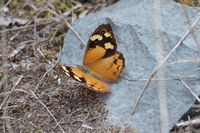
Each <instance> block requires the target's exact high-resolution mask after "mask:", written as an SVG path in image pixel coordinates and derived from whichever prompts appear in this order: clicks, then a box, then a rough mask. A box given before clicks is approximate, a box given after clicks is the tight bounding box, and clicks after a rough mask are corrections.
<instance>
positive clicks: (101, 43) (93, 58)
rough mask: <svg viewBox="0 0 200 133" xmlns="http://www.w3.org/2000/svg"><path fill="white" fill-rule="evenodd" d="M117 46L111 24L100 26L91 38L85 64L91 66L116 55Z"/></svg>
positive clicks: (86, 51) (84, 60)
mask: <svg viewBox="0 0 200 133" xmlns="http://www.w3.org/2000/svg"><path fill="white" fill-rule="evenodd" d="M116 49H117V44H116V41H115V37H114V35H113V31H112V28H111V25H110V24H102V25H100V26H99V27H98V28H97V29H96V30H95V31H94V32H93V33H92V35H91V36H90V38H89V41H88V45H87V48H86V50H85V55H84V59H83V64H84V65H87V64H91V63H93V62H97V61H98V60H100V59H102V58H106V57H109V56H112V55H113V54H115V52H116Z"/></svg>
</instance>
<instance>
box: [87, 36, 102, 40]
mask: <svg viewBox="0 0 200 133" xmlns="http://www.w3.org/2000/svg"><path fill="white" fill-rule="evenodd" d="M96 39H97V40H99V41H101V40H102V39H103V37H102V36H101V35H93V36H91V37H90V40H91V41H94V40H96Z"/></svg>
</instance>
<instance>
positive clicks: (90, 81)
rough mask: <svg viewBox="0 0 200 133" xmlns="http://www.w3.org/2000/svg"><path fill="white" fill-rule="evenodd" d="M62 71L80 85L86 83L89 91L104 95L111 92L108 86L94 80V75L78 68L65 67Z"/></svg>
mask: <svg viewBox="0 0 200 133" xmlns="http://www.w3.org/2000/svg"><path fill="white" fill-rule="evenodd" d="M62 69H63V70H64V72H65V74H66V75H67V76H69V77H72V78H73V79H75V80H76V81H78V82H80V83H84V84H85V85H86V86H87V87H88V88H89V89H91V90H93V91H96V92H100V93H104V92H109V91H110V90H111V89H110V87H109V86H108V85H106V84H105V83H103V82H102V81H100V80H98V79H96V78H94V77H93V76H92V75H90V74H87V73H85V72H83V71H82V70H80V69H79V68H77V67H69V66H64V65H63V66H62Z"/></svg>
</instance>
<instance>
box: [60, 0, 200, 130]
mask: <svg viewBox="0 0 200 133" xmlns="http://www.w3.org/2000/svg"><path fill="white" fill-rule="evenodd" d="M185 9H186V11H187V13H188V14H189V19H190V20H191V22H194V21H195V19H196V18H197V17H198V16H197V15H198V13H199V9H197V8H191V7H185ZM102 23H110V24H111V25H112V28H113V31H114V34H115V38H116V40H117V43H118V50H119V51H121V52H122V53H123V55H124V57H125V59H126V67H125V69H124V71H123V73H122V75H123V76H125V77H128V78H129V79H137V80H138V81H131V82H130V81H127V80H126V79H124V78H120V80H119V81H118V82H117V83H113V84H109V85H110V86H111V87H112V92H111V93H110V94H108V95H106V96H104V97H103V99H104V100H105V103H106V105H107V108H108V110H109V112H108V116H107V121H108V122H110V123H111V124H116V125H119V126H122V127H126V126H132V127H134V128H135V129H136V130H137V131H138V132H140V133H147V132H148V133H160V132H161V130H162V133H167V132H169V130H170V129H171V128H172V127H173V125H174V124H175V123H176V122H177V121H178V120H179V118H180V117H181V116H182V115H183V113H184V112H186V111H187V110H188V109H189V108H190V106H191V105H192V103H193V102H194V100H195V98H194V97H193V96H192V95H191V94H190V93H189V92H188V91H187V90H186V89H185V87H184V86H183V85H182V84H181V82H180V81H178V80H175V79H174V80H173V79H172V80H166V81H164V82H163V83H164V86H165V89H166V90H165V91H166V103H167V104H166V106H167V114H166V116H167V117H166V118H167V120H166V121H164V123H162V124H161V121H160V119H161V117H160V116H161V115H160V100H159V89H160V82H158V81H152V82H151V83H150V85H149V87H148V89H147V91H146V92H145V94H144V96H143V97H142V100H141V101H140V104H139V106H138V108H137V110H136V113H135V114H134V115H131V110H132V106H133V104H134V102H135V100H136V97H137V96H138V95H139V94H140V92H141V90H142V89H143V87H144V85H145V82H142V81H139V80H140V79H147V78H148V77H149V75H150V73H151V72H152V70H153V69H154V67H155V65H156V64H157V63H158V61H159V60H160V59H161V56H159V55H162V56H163V57H165V56H166V55H167V54H168V53H169V52H170V51H171V49H172V48H173V47H174V46H175V45H176V43H177V42H178V41H179V40H180V39H181V37H182V36H183V35H184V33H185V32H186V31H187V30H188V27H189V24H188V21H187V19H186V17H185V16H184V10H183V7H182V6H181V5H180V4H177V3H175V2H173V1H169V0H163V1H160V4H158V3H156V1H154V0H133V1H131V0H121V1H119V2H117V3H116V4H114V5H112V6H110V7H108V8H105V9H103V10H102V11H100V12H97V13H95V14H91V15H88V16H87V17H85V18H83V19H81V20H78V21H76V22H75V23H74V24H73V27H74V29H75V30H76V31H78V32H79V33H80V36H81V37H82V38H83V40H85V42H87V40H88V38H89V36H90V34H91V33H92V32H93V31H94V29H96V28H97V27H98V26H99V25H100V24H102ZM199 28H200V24H199V23H197V25H196V26H195V33H196V36H197V39H198V41H199V38H200V29H199ZM158 33H159V34H160V36H158ZM81 46H82V43H81V41H80V40H79V39H78V38H77V37H76V35H75V34H74V33H73V32H72V31H69V32H68V33H67V34H66V36H65V45H64V48H63V51H62V56H61V62H62V63H65V64H67V65H71V66H75V65H77V64H82V58H83V54H84V50H85V47H84V48H83V49H82V48H81ZM160 47H161V48H163V51H161V50H159V48H160ZM194 58H200V53H199V52H198V50H197V45H196V43H195V41H194V40H193V38H192V36H191V35H189V36H188V37H187V38H186V39H185V40H184V42H183V43H182V44H181V45H180V47H178V48H177V49H176V50H175V52H174V53H173V54H172V55H171V56H170V58H169V60H168V61H167V63H166V64H165V66H163V67H162V69H161V70H160V71H159V72H158V73H157V76H156V77H155V78H157V79H159V77H161V75H164V76H165V78H166V79H168V78H174V77H177V74H178V75H179V76H182V77H188V78H184V81H185V82H186V83H187V84H188V85H189V86H190V87H191V88H192V89H193V90H194V91H195V93H196V94H197V95H199V94H200V82H199V79H198V78H199V77H200V76H199V75H200V63H199V61H197V62H195V61H194V62H189V63H184V62H179V61H184V60H191V59H194ZM189 77H197V78H189ZM161 110H162V109H161ZM164 116H165V115H164ZM161 127H163V128H161Z"/></svg>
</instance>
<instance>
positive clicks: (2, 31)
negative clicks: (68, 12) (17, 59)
mask: <svg viewBox="0 0 200 133" xmlns="http://www.w3.org/2000/svg"><path fill="white" fill-rule="evenodd" d="M51 23H53V21H50V22H46V23H40V24H38V25H37V26H42V25H48V24H51ZM28 28H34V24H32V25H29V26H22V27H17V28H12V29H6V30H1V31H0V34H1V33H6V32H11V31H17V30H23V29H28Z"/></svg>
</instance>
